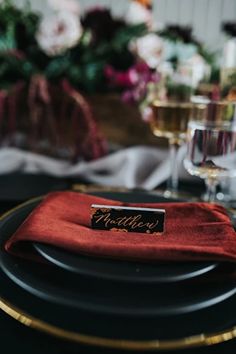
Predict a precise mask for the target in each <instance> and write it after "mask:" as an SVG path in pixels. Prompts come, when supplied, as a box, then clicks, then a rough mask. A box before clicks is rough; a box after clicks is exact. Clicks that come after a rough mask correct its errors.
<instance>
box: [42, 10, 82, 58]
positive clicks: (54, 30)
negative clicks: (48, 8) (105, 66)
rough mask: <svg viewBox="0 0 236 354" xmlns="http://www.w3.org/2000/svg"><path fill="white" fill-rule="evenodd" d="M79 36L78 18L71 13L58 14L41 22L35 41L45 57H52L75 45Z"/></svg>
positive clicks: (79, 25) (80, 28) (80, 33)
mask: <svg viewBox="0 0 236 354" xmlns="http://www.w3.org/2000/svg"><path fill="white" fill-rule="evenodd" d="M81 35H82V27H81V24H80V21H79V19H78V17H77V16H76V15H75V14H73V13H71V12H58V13H57V14H55V15H52V16H49V17H44V18H43V19H42V20H41V23H40V25H39V29H38V32H37V34H36V39H37V42H38V44H39V46H40V48H41V49H42V50H43V51H44V52H45V53H46V54H47V55H49V56H54V55H59V54H62V53H63V52H65V51H66V50H67V49H68V48H71V47H73V46H74V45H76V43H77V42H78V41H79V39H80V37H81Z"/></svg>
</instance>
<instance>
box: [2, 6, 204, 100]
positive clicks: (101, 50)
mask: <svg viewBox="0 0 236 354" xmlns="http://www.w3.org/2000/svg"><path fill="white" fill-rule="evenodd" d="M47 6H48V7H49V8H50V14H49V15H47V16H46V15H45V16H42V15H40V14H37V13H36V12H33V11H32V10H31V9H30V7H29V6H26V7H24V8H23V9H20V8H17V7H15V6H14V5H13V4H12V3H11V1H10V0H5V1H4V0H2V1H1V4H0V85H1V88H8V87H9V86H11V85H12V84H14V83H15V82H17V81H22V80H23V81H29V80H30V79H31V78H32V77H33V76H34V75H43V76H44V77H45V78H46V79H48V80H50V81H53V82H58V81H60V80H61V79H67V80H68V81H69V82H70V83H71V85H72V86H73V87H75V88H76V89H78V90H81V91H82V92H86V93H96V92H110V91H111V90H117V91H120V92H122V94H123V98H124V99H125V100H135V101H139V100H140V99H141V98H142V97H143V96H144V95H145V92H146V86H147V84H148V83H153V82H159V81H160V78H161V75H162V76H165V77H166V76H172V77H173V72H175V74H176V75H175V77H174V81H182V82H181V83H184V84H187V85H189V86H193V87H196V86H197V84H198V83H199V81H201V80H202V79H203V78H204V77H206V76H207V75H208V76H209V65H208V64H209V56H207V53H206V52H204V51H203V47H202V46H201V45H199V44H198V43H197V41H195V40H194V39H193V38H192V37H191V30H190V29H189V28H186V29H184V30H181V28H178V27H177V26H176V27H173V26H172V28H171V27H169V28H167V29H164V30H160V29H158V26H157V25H156V24H155V23H154V20H153V18H152V11H151V1H148V0H136V1H134V0H133V1H130V6H129V9H128V11H127V13H126V16H125V18H124V19H123V18H122V19H117V18H114V17H113V16H112V14H111V12H110V11H109V10H108V9H105V8H100V7H96V8H93V9H91V10H90V11H87V12H86V13H84V14H81V12H80V7H79V2H78V1H76V0H48V1H47ZM193 67H197V69H195V73H194V75H193V74H192V73H191V75H190V71H191V69H192V68H193ZM180 76H181V77H180Z"/></svg>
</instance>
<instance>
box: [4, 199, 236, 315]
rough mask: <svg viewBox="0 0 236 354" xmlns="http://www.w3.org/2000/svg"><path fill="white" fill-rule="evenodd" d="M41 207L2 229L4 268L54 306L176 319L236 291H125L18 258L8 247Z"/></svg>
mask: <svg viewBox="0 0 236 354" xmlns="http://www.w3.org/2000/svg"><path fill="white" fill-rule="evenodd" d="M37 204H38V202H31V203H28V204H27V205H25V206H22V207H20V208H18V209H17V210H16V211H14V212H12V213H11V214H10V215H9V216H8V217H6V218H5V221H4V222H3V223H2V224H1V225H0V236H1V253H0V266H1V268H2V270H3V271H4V272H5V273H6V274H7V275H8V277H9V278H10V279H11V280H12V281H14V282H15V283H16V284H17V285H19V286H20V287H22V288H23V289H25V290H27V291H29V292H30V293H32V294H34V295H36V296H38V297H40V298H42V299H45V300H47V301H50V302H51V303H58V304H62V305H65V306H69V307H73V308H78V309H86V310H87V311H91V312H98V313H106V314H113V315H119V316H122V315H123V316H131V317H138V316H143V317H153V316H167V315H169V316H170V315H176V314H182V313H188V312H193V311H197V310H200V309H203V308H207V307H209V306H213V305H215V304H217V303H219V302H221V301H224V300H226V299H227V298H229V297H231V296H232V295H233V294H234V293H235V292H236V284H235V283H234V282H225V283H224V284H222V285H221V286H220V287H219V286H218V284H217V283H214V282H213V283H210V284H209V285H207V284H206V283H204V286H199V283H195V284H193V283H191V285H190V284H189V283H188V284H186V285H185V283H184V282H183V283H182V282H180V283H174V284H158V283H153V284H151V283H150V284H146V286H145V287H144V286H143V285H142V284H140V283H137V284H134V283H131V284H130V283H128V282H126V283H123V285H122V286H121V285H120V284H119V283H116V282H111V281H109V282H108V281H102V280H99V279H94V278H91V277H84V276H78V275H74V274H70V273H69V274H70V275H69V274H68V272H65V271H63V270H61V269H59V268H57V267H50V266H48V265H43V264H34V263H32V262H31V263H28V262H25V261H23V260H21V259H17V258H15V257H12V256H10V255H9V254H7V253H6V252H5V251H4V249H3V244H4V242H5V241H6V240H7V239H8V238H9V237H10V236H11V235H12V234H13V233H14V231H15V230H16V229H17V228H18V226H19V225H20V224H21V223H22V222H23V221H24V219H25V218H26V217H27V216H28V215H29V213H30V212H31V211H32V210H33V209H34V208H35V206H36V205H37Z"/></svg>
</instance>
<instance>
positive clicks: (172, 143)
mask: <svg viewBox="0 0 236 354" xmlns="http://www.w3.org/2000/svg"><path fill="white" fill-rule="evenodd" d="M179 147H180V141H179V139H169V151H170V154H169V158H170V166H171V171H170V177H169V179H168V181H167V191H168V192H169V193H172V194H174V193H176V192H177V191H178V185H179V171H178V160H177V157H178V151H179Z"/></svg>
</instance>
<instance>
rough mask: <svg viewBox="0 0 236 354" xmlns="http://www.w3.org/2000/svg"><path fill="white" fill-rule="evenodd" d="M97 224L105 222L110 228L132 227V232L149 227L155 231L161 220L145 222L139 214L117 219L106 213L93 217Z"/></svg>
mask: <svg viewBox="0 0 236 354" xmlns="http://www.w3.org/2000/svg"><path fill="white" fill-rule="evenodd" d="M93 217H94V219H95V222H96V224H97V223H99V222H101V221H102V222H104V223H105V226H106V227H109V226H110V225H117V226H124V227H130V228H131V229H132V230H134V229H137V228H143V227H147V228H148V229H149V230H152V229H154V228H155V227H156V226H157V225H158V223H159V220H157V221H156V222H152V223H151V222H146V223H145V222H143V221H142V220H141V219H142V215H141V214H138V215H135V216H129V217H126V216H123V217H118V218H116V219H112V218H111V213H106V214H102V215H98V214H95V215H93Z"/></svg>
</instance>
